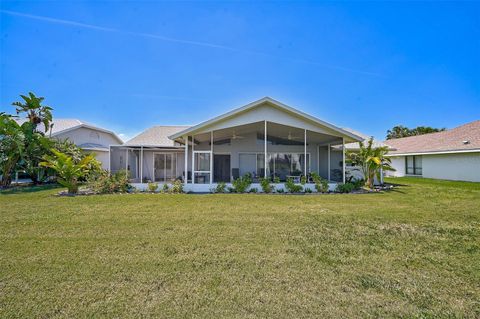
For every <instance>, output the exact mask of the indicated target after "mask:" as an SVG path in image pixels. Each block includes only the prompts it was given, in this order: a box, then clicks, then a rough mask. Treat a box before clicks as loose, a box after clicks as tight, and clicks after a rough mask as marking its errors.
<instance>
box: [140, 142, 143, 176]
mask: <svg viewBox="0 0 480 319" xmlns="http://www.w3.org/2000/svg"><path fill="white" fill-rule="evenodd" d="M140 183H143V146H140Z"/></svg>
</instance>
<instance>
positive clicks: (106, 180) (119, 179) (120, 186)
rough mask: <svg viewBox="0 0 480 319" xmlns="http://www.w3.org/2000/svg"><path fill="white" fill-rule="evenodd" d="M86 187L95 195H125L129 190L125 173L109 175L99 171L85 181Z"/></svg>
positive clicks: (119, 172)
mask: <svg viewBox="0 0 480 319" xmlns="http://www.w3.org/2000/svg"><path fill="white" fill-rule="evenodd" d="M87 187H88V188H89V189H90V190H91V191H92V192H94V193H97V194H111V193H125V192H127V191H128V190H129V189H130V185H129V184H128V176H127V173H126V171H124V170H123V171H118V172H116V173H114V174H110V173H109V172H107V171H101V172H100V173H98V174H95V175H91V176H90V177H88V179H87Z"/></svg>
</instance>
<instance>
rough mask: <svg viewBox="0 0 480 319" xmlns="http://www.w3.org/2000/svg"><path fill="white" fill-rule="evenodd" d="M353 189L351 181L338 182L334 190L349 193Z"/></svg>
mask: <svg viewBox="0 0 480 319" xmlns="http://www.w3.org/2000/svg"><path fill="white" fill-rule="evenodd" d="M354 189H355V185H354V184H353V183H345V184H338V185H337V189H336V192H337V193H351V192H352V191H353V190H354Z"/></svg>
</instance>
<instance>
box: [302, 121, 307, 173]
mask: <svg viewBox="0 0 480 319" xmlns="http://www.w3.org/2000/svg"><path fill="white" fill-rule="evenodd" d="M303 167H304V170H305V172H304V175H305V178H306V177H307V174H308V171H307V130H305V134H304V138H303Z"/></svg>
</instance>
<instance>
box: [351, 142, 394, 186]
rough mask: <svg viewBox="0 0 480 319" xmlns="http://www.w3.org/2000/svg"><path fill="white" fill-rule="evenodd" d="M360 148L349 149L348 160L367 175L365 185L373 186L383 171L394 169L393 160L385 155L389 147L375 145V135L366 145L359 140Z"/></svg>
mask: <svg viewBox="0 0 480 319" xmlns="http://www.w3.org/2000/svg"><path fill="white" fill-rule="evenodd" d="M359 145H360V149H359V151H358V152H353V151H347V153H346V155H347V161H348V162H349V163H351V164H352V165H353V166H357V167H359V168H360V169H361V171H362V173H363V176H364V177H365V180H366V182H365V185H366V186H368V187H370V188H373V182H374V179H375V177H377V178H380V174H381V172H382V171H394V170H395V169H394V168H393V167H392V166H391V160H390V158H388V157H385V155H386V154H387V153H388V148H387V147H384V146H383V147H376V148H374V147H373V137H372V138H370V139H369V140H368V142H367V144H366V145H365V144H364V143H363V142H359Z"/></svg>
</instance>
